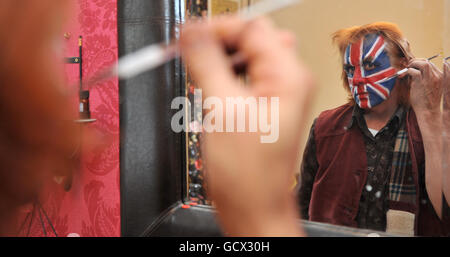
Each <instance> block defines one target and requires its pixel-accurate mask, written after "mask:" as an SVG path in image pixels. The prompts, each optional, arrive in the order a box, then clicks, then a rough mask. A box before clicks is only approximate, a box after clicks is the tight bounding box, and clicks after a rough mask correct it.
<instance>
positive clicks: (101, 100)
mask: <svg viewBox="0 0 450 257" xmlns="http://www.w3.org/2000/svg"><path fill="white" fill-rule="evenodd" d="M73 11H74V13H73V14H72V16H71V20H70V22H69V24H68V25H67V30H66V33H65V36H66V37H65V38H64V41H65V44H66V52H65V54H66V57H75V56H78V36H79V35H81V36H82V37H83V66H82V67H83V76H84V77H89V75H92V74H93V73H94V72H96V71H98V70H99V69H100V68H101V67H104V66H106V65H108V64H111V63H113V62H114V61H115V60H117V58H118V50H117V0H77V4H76V10H73ZM61 37H64V35H61ZM78 67H79V66H78V64H66V75H67V80H68V82H69V83H68V84H69V85H73V84H74V82H76V81H77V80H78V77H79V75H78ZM90 109H91V116H92V118H93V119H97V121H95V122H94V123H90V124H85V125H81V128H80V129H82V130H83V131H88V130H90V131H91V133H94V135H95V137H96V138H98V139H100V140H101V141H100V145H99V146H97V147H93V148H92V147H91V148H86V147H83V146H81V147H80V149H81V151H82V162H81V170H80V171H79V172H77V173H76V174H75V176H74V179H73V184H72V188H71V189H70V191H69V192H65V191H64V190H63V189H62V187H61V186H60V185H59V184H58V181H57V180H55V182H54V183H53V184H52V185H50V187H49V189H48V192H47V193H46V194H45V195H44V198H43V200H42V201H41V204H42V208H37V210H36V207H35V208H34V209H35V211H34V214H33V220H32V222H30V220H31V219H30V218H29V219H28V221H27V223H26V224H24V226H23V230H22V234H23V235H28V236H55V232H56V234H57V235H58V236H62V237H65V236H82V237H99V236H101V237H111V236H120V183H119V179H120V173H119V92H118V81H117V79H110V80H107V81H104V82H101V83H99V84H97V85H94V86H92V87H91V88H90ZM38 207H39V206H38ZM32 209H33V208H31V207H30V209H28V210H24V211H28V212H30V213H31V212H32Z"/></svg>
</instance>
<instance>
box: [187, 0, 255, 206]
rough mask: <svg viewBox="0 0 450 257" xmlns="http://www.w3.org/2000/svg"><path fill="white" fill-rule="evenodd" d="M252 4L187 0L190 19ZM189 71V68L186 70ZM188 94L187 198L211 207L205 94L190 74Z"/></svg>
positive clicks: (232, 0)
mask: <svg viewBox="0 0 450 257" xmlns="http://www.w3.org/2000/svg"><path fill="white" fill-rule="evenodd" d="M250 4H251V0H187V1H186V17H187V18H188V19H189V18H194V17H215V16H218V15H224V14H230V13H236V12H237V11H239V10H240V9H242V8H244V7H247V6H249V5H250ZM186 69H187V71H189V67H187V68H186ZM186 74H187V75H186V77H187V78H186V95H187V98H188V99H189V101H190V105H191V106H192V108H191V113H190V115H191V120H192V122H191V123H190V124H189V129H188V131H189V132H188V133H186V142H187V145H186V159H187V163H186V164H187V165H186V170H187V172H186V173H187V181H188V186H187V190H188V192H187V195H188V199H187V200H188V201H190V202H191V204H204V205H211V204H212V203H211V200H210V199H208V196H207V195H206V187H207V184H206V183H205V181H204V174H205V170H204V166H203V164H202V162H203V160H202V155H201V141H202V140H201V135H202V134H201V125H200V124H202V109H201V107H199V106H201V101H202V99H201V95H200V94H201V93H200V91H199V90H196V89H197V86H196V85H195V81H193V80H192V78H191V77H190V76H189V72H186Z"/></svg>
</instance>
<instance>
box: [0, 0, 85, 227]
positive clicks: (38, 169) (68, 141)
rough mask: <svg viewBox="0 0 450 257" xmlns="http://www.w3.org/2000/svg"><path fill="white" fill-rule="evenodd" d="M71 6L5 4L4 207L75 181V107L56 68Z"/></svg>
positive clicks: (1, 11) (1, 68) (1, 76)
mask: <svg viewBox="0 0 450 257" xmlns="http://www.w3.org/2000/svg"><path fill="white" fill-rule="evenodd" d="M68 2H69V1H61V0H21V1H17V0H1V1H0V42H1V43H0V81H1V87H0V164H1V170H0V199H1V200H5V201H3V203H2V204H5V203H4V202H9V203H10V204H12V205H14V204H16V205H20V204H23V203H28V202H30V201H33V200H35V198H36V197H37V196H38V194H39V192H40V191H41V189H42V186H43V184H44V182H45V181H47V180H48V179H52V178H53V176H65V177H71V174H72V172H73V170H74V169H75V168H76V167H77V163H78V162H77V161H76V160H75V159H73V158H71V155H72V154H73V152H74V150H75V146H76V145H77V143H78V142H79V141H78V140H79V138H78V128H77V127H76V125H75V123H74V122H73V120H74V119H76V116H75V113H76V112H74V110H73V109H75V107H76V106H74V108H71V106H70V105H69V103H70V102H71V101H70V99H69V97H68V94H67V92H66V91H65V89H67V88H66V87H65V86H64V85H63V77H62V74H63V73H62V72H61V71H62V69H61V70H59V69H58V68H57V67H58V66H57V65H56V60H58V59H57V58H60V59H61V60H62V58H63V56H57V54H56V51H55V49H54V47H55V41H56V40H55V39H57V38H58V37H60V38H62V34H61V32H62V28H61V24H62V21H63V20H62V19H63V17H64V16H66V15H67V11H68V10H67V9H68ZM52 57H55V58H52ZM61 63H62V62H61ZM60 68H62V67H60ZM1 200H0V201H1ZM0 207H1V206H0ZM3 210H4V209H1V208H0V211H3ZM0 214H1V213H0ZM0 232H1V231H0Z"/></svg>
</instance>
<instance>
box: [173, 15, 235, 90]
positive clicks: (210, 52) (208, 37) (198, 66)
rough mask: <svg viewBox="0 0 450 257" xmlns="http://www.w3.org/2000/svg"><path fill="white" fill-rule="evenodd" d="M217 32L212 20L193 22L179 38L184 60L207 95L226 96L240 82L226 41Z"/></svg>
mask: <svg viewBox="0 0 450 257" xmlns="http://www.w3.org/2000/svg"><path fill="white" fill-rule="evenodd" d="M216 32H217V29H216V28H214V26H213V25H212V24H211V23H205V22H197V23H195V22H194V23H190V24H187V25H186V26H184V28H183V32H182V35H181V38H180V47H181V50H182V55H183V57H184V60H185V62H186V63H187V65H188V67H189V71H190V73H191V75H192V77H193V79H194V81H195V82H196V83H197V85H198V86H199V87H200V88H202V89H203V94H204V95H205V96H206V97H208V96H217V97H220V96H225V94H226V93H227V92H230V91H232V90H233V89H234V88H235V87H236V84H237V83H236V79H235V76H234V74H233V73H232V64H231V62H230V61H229V59H228V58H227V56H226V53H225V51H224V47H223V41H222V40H221V39H220V38H219V37H218V36H217V33H216Z"/></svg>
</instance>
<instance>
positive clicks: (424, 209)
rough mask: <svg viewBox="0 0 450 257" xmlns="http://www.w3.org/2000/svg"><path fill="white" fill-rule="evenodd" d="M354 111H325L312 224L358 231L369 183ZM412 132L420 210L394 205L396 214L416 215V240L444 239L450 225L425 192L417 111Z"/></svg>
mask: <svg viewBox="0 0 450 257" xmlns="http://www.w3.org/2000/svg"><path fill="white" fill-rule="evenodd" d="M352 111H353V106H351V105H350V104H345V105H342V106H340V107H338V108H336V109H332V110H328V111H324V112H322V113H321V114H320V116H319V117H318V118H317V121H316V125H315V128H314V136H315V143H316V156H317V161H318V164H319V168H318V170H317V174H316V177H315V180H314V186H313V190H312V193H311V200H310V205H309V217H310V220H312V221H318V222H326V223H331V224H336V225H343V226H351V227H356V226H357V224H356V215H357V213H358V206H359V201H360V198H361V193H362V190H363V187H364V186H365V182H366V179H367V172H368V171H367V160H366V149H365V144H364V139H363V135H362V133H361V131H360V130H359V129H358V126H352V127H351V128H350V129H348V128H347V127H346V126H347V125H348V124H349V122H350V119H351V118H352ZM406 119H407V122H406V123H407V124H406V130H407V133H408V143H409V151H410V155H411V161H412V169H413V174H414V181H415V184H416V192H418V193H417V194H416V203H417V204H416V206H415V207H413V209H411V205H403V204H402V203H401V202H390V204H389V205H390V207H389V208H390V209H395V210H403V211H413V212H414V213H415V216H416V219H415V220H416V224H415V234H416V235H421V236H444V235H448V233H449V231H450V229H449V228H450V227H449V224H450V222H448V221H447V222H446V221H445V220H444V221H441V220H440V219H439V217H438V216H437V215H436V213H435V211H434V209H433V207H432V205H431V203H430V201H429V199H428V196H427V193H426V190H425V183H424V178H425V176H424V170H425V168H424V167H425V157H424V148H423V143H422V136H421V133H420V130H419V126H418V123H417V119H416V115H415V113H414V111H413V110H412V108H410V110H409V111H408V112H407V117H406Z"/></svg>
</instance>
